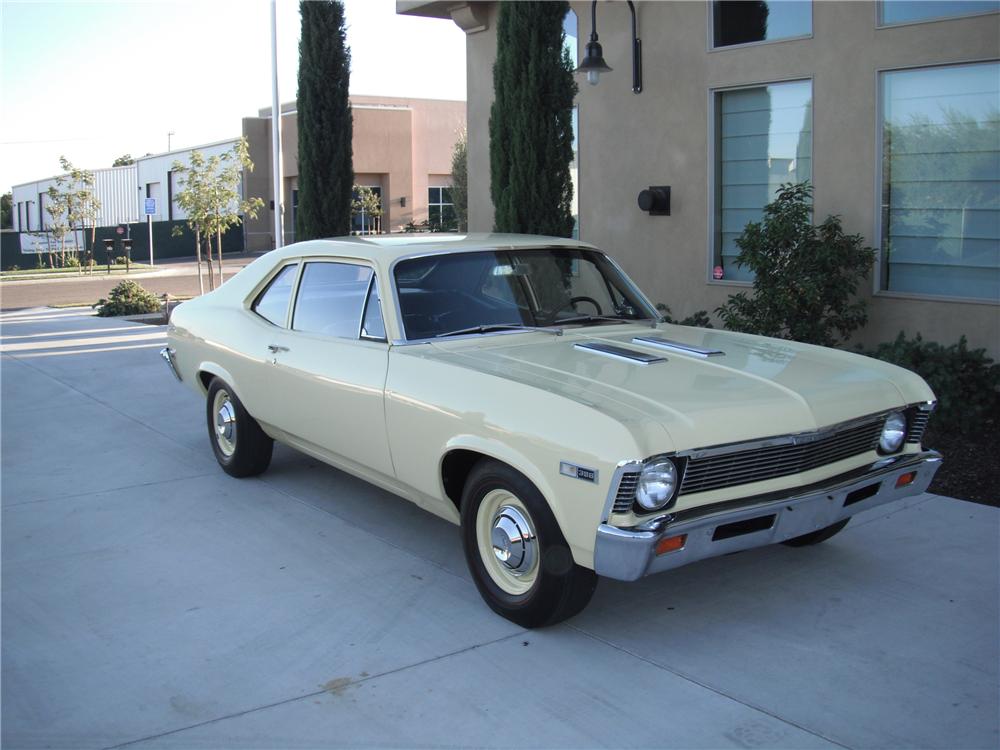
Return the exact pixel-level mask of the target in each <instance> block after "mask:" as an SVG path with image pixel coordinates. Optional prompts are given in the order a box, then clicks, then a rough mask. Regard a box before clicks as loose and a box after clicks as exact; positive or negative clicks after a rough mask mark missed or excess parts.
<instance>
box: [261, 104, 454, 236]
mask: <svg viewBox="0 0 1000 750" xmlns="http://www.w3.org/2000/svg"><path fill="white" fill-rule="evenodd" d="M350 101H351V110H352V113H353V117H354V135H353V150H354V173H355V176H354V181H355V184H357V185H360V186H365V187H369V188H371V189H372V191H373V192H374V193H376V194H377V195H378V196H379V197H380V199H381V206H382V216H381V217H380V219H379V220H378V222H372V221H370V220H369V219H368V218H362V217H361V216H357V217H355V231H366V232H367V231H372V230H373V229H377V230H379V231H382V232H399V231H403V230H404V229H405V228H406V226H407V224H409V223H410V222H413V223H414V224H417V225H419V224H421V223H422V222H424V221H428V220H429V219H434V218H435V217H438V216H441V215H443V214H447V213H448V211H449V209H450V208H451V205H452V203H451V198H450V191H449V188H450V186H451V158H452V151H453V149H454V146H455V142H456V141H457V140H458V138H459V135H460V133H461V132H462V131H463V130H464V129H465V102H461V101H446V100H432V99H406V98H397V97H382V96H380V97H374V96H351V98H350ZM281 111H282V114H281V156H282V172H283V173H284V182H283V184H282V189H283V191H284V206H285V211H284V215H283V217H282V226H283V228H284V242H285V244H287V243H289V242H294V241H295V207H296V199H297V197H298V196H297V193H298V175H299V167H298V144H299V139H298V114H297V112H296V110H295V104H294V103H288V104H283V105H282V107H281ZM243 135H244V136H246V138H247V141H248V142H249V145H250V158H251V159H252V160H253V163H254V165H255V169H254V171H253V172H252V173H251V174H249V175H245V179H246V192H247V195H259V196H270V195H271V185H272V179H271V163H272V162H271V108H270V107H267V108H266V109H262V110H260V112H259V114H258V116H257V117H247V118H244V120H243ZM272 211H273V207H272V206H271V205H270V199H269V198H265V210H263V211H261V212H260V213H259V214H258V217H257V219H250V220H248V221H247V222H246V241H247V247H248V249H249V250H267V249H270V248H271V247H273V246H274V234H273V227H274V218H273V213H272Z"/></svg>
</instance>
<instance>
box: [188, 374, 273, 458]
mask: <svg viewBox="0 0 1000 750" xmlns="http://www.w3.org/2000/svg"><path fill="white" fill-rule="evenodd" d="M205 416H206V417H207V420H208V437H209V440H210V441H211V443H212V452H213V453H215V459H216V460H217V461H218V462H219V466H221V467H222V469H223V471H225V472H226V473H227V474H229V475H230V476H234V477H252V476H256V475H257V474H260V473H262V472H263V471H264V470H266V469H267V467H268V466H269V465H270V463H271V452H272V451H273V450H274V441H273V440H271V438H269V437H268V436H267V435H266V434H265V433H264V431H263V430H262V429H261V428H260V425H259V424H257V421H256V420H255V419H254V418H253V417H251V416H250V415H249V414H248V413H247V410H246V409H244V408H243V403H242V402H241V401H240V400H239V399H238V398H237V397H236V394H235V393H233V390H232V388H231V387H230V386H229V384H228V383H226V382H225V381H223V380H222V379H221V378H215V379H213V380H212V382H211V384H210V385H209V386H208V398H207V399H206V415H205Z"/></svg>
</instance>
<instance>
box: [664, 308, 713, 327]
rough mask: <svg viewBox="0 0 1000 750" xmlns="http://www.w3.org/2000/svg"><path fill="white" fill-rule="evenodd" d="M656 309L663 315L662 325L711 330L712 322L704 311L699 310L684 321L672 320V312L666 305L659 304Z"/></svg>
mask: <svg viewBox="0 0 1000 750" xmlns="http://www.w3.org/2000/svg"><path fill="white" fill-rule="evenodd" d="M656 309H657V310H658V311H659V312H660V314H661V315H663V322H664V323H673V324H675V325H679V326H698V327H699V328H711V327H712V322H711V320H710V318H709V317H708V313H707V312H705V311H704V310H699V311H698V312H696V313H694V314H693V315H688V316H687V317H686V318H684V320H674V316H673V312H672V311H671V310H670V307H669V306H668V305H665V304H663V303H662V302H660V303H659V304H658V305H657V306H656Z"/></svg>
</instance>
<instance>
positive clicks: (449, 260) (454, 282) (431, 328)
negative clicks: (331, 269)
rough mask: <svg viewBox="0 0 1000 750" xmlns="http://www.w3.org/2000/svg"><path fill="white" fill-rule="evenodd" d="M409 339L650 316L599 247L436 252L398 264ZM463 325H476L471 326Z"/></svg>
mask: <svg viewBox="0 0 1000 750" xmlns="http://www.w3.org/2000/svg"><path fill="white" fill-rule="evenodd" d="M395 282H396V289H397V292H398V294H399V307H400V312H401V313H402V317H403V321H402V322H403V327H404V330H405V332H406V338H407V339H409V340H411V341H412V340H414V339H424V338H433V337H436V336H443V335H449V334H455V333H458V332H468V333H484V332H486V331H488V330H491V329H494V328H495V329H498V330H500V329H503V328H505V327H506V328H511V327H517V326H559V325H569V324H573V325H598V324H600V323H606V322H609V321H610V322H615V321H616V320H649V319H650V311H649V310H647V308H646V305H644V304H643V303H642V302H641V301H640V300H639V298H638V295H636V294H635V292H633V291H632V289H631V286H630V284H629V283H628V282H627V281H626V280H625V279H624V278H623V277H622V275H621V273H620V272H619V271H618V270H617V269H616V268H615V267H614V266H613V265H612V264H611V262H610V261H609V260H608V259H607V258H606V257H605V256H604V255H603V254H602V253H598V252H594V251H592V250H576V249H562V248H545V249H531V250H504V251H488V252H471V253H455V254H451V255H432V256H427V257H423V258H412V259H409V260H403V261H400V262H399V263H398V264H397V265H396V269H395ZM466 329H478V330H472V331H466Z"/></svg>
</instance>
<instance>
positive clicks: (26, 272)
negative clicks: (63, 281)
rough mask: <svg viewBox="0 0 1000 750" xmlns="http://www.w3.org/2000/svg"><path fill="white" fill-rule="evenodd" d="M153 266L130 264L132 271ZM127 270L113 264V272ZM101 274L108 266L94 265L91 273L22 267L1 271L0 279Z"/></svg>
mask: <svg viewBox="0 0 1000 750" xmlns="http://www.w3.org/2000/svg"><path fill="white" fill-rule="evenodd" d="M152 268H153V267H152V266H150V265H148V264H146V263H133V264H131V266H129V270H131V271H150V270H152ZM125 271H126V268H125V266H124V265H123V264H114V265H112V266H111V273H112V274H115V273H125ZM101 274H104V275H105V276H107V275H108V267H107V266H94V267H93V271H92V272H91V273H87V271H86V270H84V269H81V268H76V267H72V266H68V267H66V268H21V269H19V270H17V271H2V272H0V280H2V281H15V280H17V279H23V278H36V277H39V276H43V277H44V276H99V275H101Z"/></svg>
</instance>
